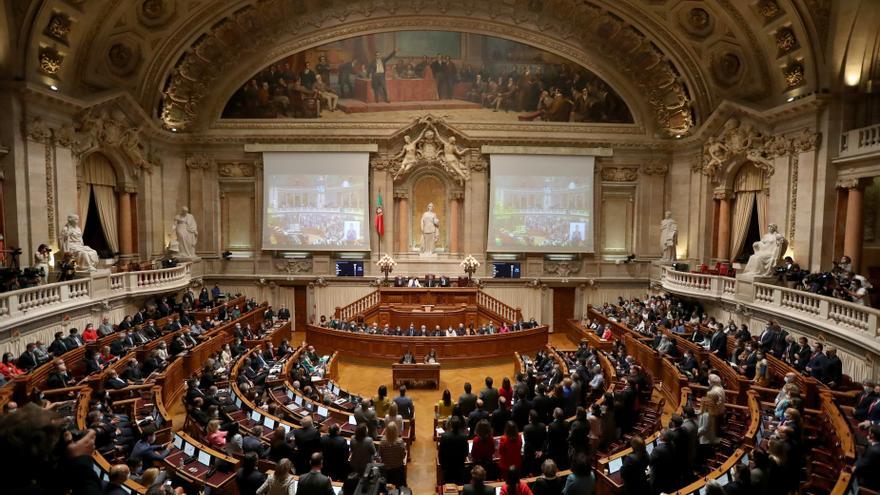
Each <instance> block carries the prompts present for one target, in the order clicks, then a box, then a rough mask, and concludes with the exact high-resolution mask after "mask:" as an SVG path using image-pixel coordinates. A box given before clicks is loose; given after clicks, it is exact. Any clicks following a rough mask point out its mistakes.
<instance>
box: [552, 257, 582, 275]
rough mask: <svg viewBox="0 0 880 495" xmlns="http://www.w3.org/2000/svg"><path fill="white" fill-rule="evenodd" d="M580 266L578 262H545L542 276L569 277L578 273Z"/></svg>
mask: <svg viewBox="0 0 880 495" xmlns="http://www.w3.org/2000/svg"><path fill="white" fill-rule="evenodd" d="M582 265H583V263H581V262H580V261H545V262H544V274H545V275H556V276H559V277H570V276H572V275H574V274H577V273H580V271H581V266H582Z"/></svg>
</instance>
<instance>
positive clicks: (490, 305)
mask: <svg viewBox="0 0 880 495" xmlns="http://www.w3.org/2000/svg"><path fill="white" fill-rule="evenodd" d="M477 306H479V307H481V309H484V310H487V311H491V312H493V313H495V314H496V315H498V316H500V317H501V318H502V319H504V320H507V321H508V322H517V321H521V320H522V310H521V309H520V308H513V307H511V306H508V305H507V304H505V303H503V302H501V301H499V300H498V299H495V298H494V297H492V296H490V295H489V294H486V293H485V292H483V291H477Z"/></svg>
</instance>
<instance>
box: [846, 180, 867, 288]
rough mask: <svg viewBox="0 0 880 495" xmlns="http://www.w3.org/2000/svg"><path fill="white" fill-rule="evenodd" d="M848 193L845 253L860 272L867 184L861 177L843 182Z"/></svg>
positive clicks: (855, 269) (854, 268)
mask: <svg viewBox="0 0 880 495" xmlns="http://www.w3.org/2000/svg"><path fill="white" fill-rule="evenodd" d="M842 186H843V187H844V188H846V189H847V195H846V230H845V231H844V233H843V254H845V255H846V256H849V257H850V259H852V268H853V271H854V272H856V273H858V272H859V270H860V269H861V263H862V244H863V240H864V239H863V237H864V232H865V225H864V224H865V222H864V203H865V186H864V184H862V183H861V181H860V180H859V179H854V180H852V181H849V182H847V183H845V184H842Z"/></svg>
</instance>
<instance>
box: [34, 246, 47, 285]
mask: <svg viewBox="0 0 880 495" xmlns="http://www.w3.org/2000/svg"><path fill="white" fill-rule="evenodd" d="M50 256H51V250H50V249H49V246H47V245H45V244H40V246H39V247H38V248H37V252H36V253H34V267H33V268H34V269H35V270H37V271H38V272H39V274H40V279H41V280H42V283H43V284H48V283H49V258H50Z"/></svg>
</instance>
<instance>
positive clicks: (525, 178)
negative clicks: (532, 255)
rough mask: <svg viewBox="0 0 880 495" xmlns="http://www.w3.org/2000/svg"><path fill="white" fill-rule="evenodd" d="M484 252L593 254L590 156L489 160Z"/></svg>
mask: <svg viewBox="0 0 880 495" xmlns="http://www.w3.org/2000/svg"><path fill="white" fill-rule="evenodd" d="M490 161H491V186H490V189H489V194H490V200H489V236H488V237H489V238H488V244H487V251H489V252H543V253H591V252H593V231H594V222H595V220H594V217H593V168H594V161H595V158H594V157H592V156H571V155H566V156H563V155H505V154H493V155H492V156H491V159H490Z"/></svg>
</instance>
